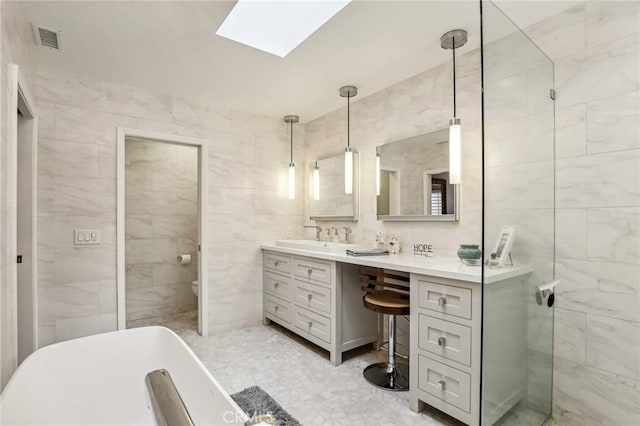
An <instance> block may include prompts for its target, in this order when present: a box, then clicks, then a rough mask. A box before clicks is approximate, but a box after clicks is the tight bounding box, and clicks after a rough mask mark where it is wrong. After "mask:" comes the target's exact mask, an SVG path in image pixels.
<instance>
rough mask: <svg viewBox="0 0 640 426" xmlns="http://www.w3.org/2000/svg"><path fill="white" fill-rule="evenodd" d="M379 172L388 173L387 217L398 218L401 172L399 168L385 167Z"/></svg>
mask: <svg viewBox="0 0 640 426" xmlns="http://www.w3.org/2000/svg"><path fill="white" fill-rule="evenodd" d="M380 170H382V171H385V172H389V216H400V215H401V213H400V209H401V208H402V206H401V205H400V192H401V191H402V176H401V173H402V171H401V170H400V168H399V167H392V166H385V167H382V168H381V169H380Z"/></svg>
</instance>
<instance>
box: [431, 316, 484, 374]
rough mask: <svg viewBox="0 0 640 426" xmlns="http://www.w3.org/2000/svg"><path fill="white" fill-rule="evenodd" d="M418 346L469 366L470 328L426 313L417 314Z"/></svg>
mask: <svg viewBox="0 0 640 426" xmlns="http://www.w3.org/2000/svg"><path fill="white" fill-rule="evenodd" d="M419 318H420V320H419V325H418V346H419V347H420V349H423V350H425V351H429V352H432V353H434V354H437V355H440V356H442V357H444V358H448V359H450V360H453V361H457V362H459V363H461V364H464V365H468V366H471V328H470V327H466V326H464V325H458V324H454V323H452V322H449V321H443V320H440V319H437V318H433V317H430V316H427V315H422V314H420V315H419Z"/></svg>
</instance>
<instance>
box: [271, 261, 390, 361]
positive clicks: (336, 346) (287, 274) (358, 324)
mask: <svg viewBox="0 0 640 426" xmlns="http://www.w3.org/2000/svg"><path fill="white" fill-rule="evenodd" d="M262 278H263V290H264V294H263V305H264V318H265V322H269V321H273V322H275V323H277V324H279V325H281V326H283V327H285V328H287V329H288V330H290V331H292V332H294V333H296V334H297V335H299V336H301V337H304V338H305V339H307V340H309V341H310V342H312V343H314V344H316V345H318V346H320V347H321V348H323V349H326V350H328V351H329V353H330V358H331V363H332V364H334V365H338V364H340V363H341V362H342V353H343V352H345V351H348V350H350V349H354V348H356V347H359V346H362V345H365V344H367V343H372V342H376V341H377V338H378V337H377V327H378V325H377V317H376V315H375V313H373V312H371V311H369V310H367V309H366V308H364V306H363V305H362V296H363V293H362V291H361V290H360V280H359V276H358V270H357V266H354V265H343V264H341V263H339V262H335V261H330V260H325V259H320V258H314V257H308V256H298V255H291V254H286V253H280V252H273V251H266V250H265V251H264V252H263V271H262ZM343 283H345V284H343Z"/></svg>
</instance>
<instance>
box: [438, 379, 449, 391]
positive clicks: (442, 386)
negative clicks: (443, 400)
mask: <svg viewBox="0 0 640 426" xmlns="http://www.w3.org/2000/svg"><path fill="white" fill-rule="evenodd" d="M438 384H439V385H440V389H441V390H443V391H444V390H447V382H445V381H444V380H440V381H439V382H438Z"/></svg>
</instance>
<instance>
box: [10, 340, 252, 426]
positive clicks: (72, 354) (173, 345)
mask: <svg viewBox="0 0 640 426" xmlns="http://www.w3.org/2000/svg"><path fill="white" fill-rule="evenodd" d="M157 369H166V370H167V371H168V372H169V373H170V374H171V377H172V379H173V382H174V383H175V386H176V388H177V390H178V392H179V393H180V396H181V397H182V400H183V401H184V404H185V405H186V407H187V410H188V411H189V414H190V415H191V418H192V419H193V423H194V424H195V425H196V426H200V425H242V424H244V423H245V422H246V421H247V420H248V417H247V416H246V415H245V414H244V412H242V410H241V409H240V408H239V407H238V406H237V405H236V404H235V402H233V400H232V399H231V397H229V395H228V394H227V393H226V392H225V391H224V390H223V389H222V388H221V387H220V385H219V384H218V382H217V381H216V380H215V379H214V378H213V376H211V373H209V371H208V370H207V369H206V367H205V366H204V365H203V364H202V362H200V360H199V359H198V358H197V357H196V355H195V354H194V353H193V351H191V349H190V348H189V347H188V346H187V345H186V344H185V343H184V342H183V341H182V340H181V339H180V338H179V337H178V336H177V335H176V334H175V333H173V332H172V331H171V330H169V329H167V328H164V327H144V328H136V329H130V330H124V331H116V332H112V333H106V334H100V335H95V336H90V337H84V338H81V339H76V340H70V341H67V342H63V343H58V344H54V345H51V346H47V347H45V348H42V349H40V350H38V351H36V352H35V353H33V354H32V355H31V356H29V357H28V358H27V359H26V360H25V361H24V362H23V363H22V365H20V367H19V368H18V369H17V370H16V372H15V374H14V375H13V377H12V378H11V380H10V381H9V383H8V384H7V386H6V388H5V389H4V391H3V393H2V395H1V396H0V422H1V424H2V425H4V426H10V425H56V426H62V425H83V426H91V425H110V426H113V425H153V424H154V423H155V421H154V415H153V413H152V411H151V409H150V406H149V399H148V396H147V390H146V387H145V377H146V375H147V373H149V372H150V371H153V370H157Z"/></svg>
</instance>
